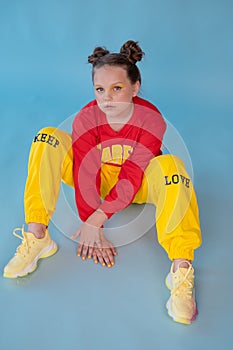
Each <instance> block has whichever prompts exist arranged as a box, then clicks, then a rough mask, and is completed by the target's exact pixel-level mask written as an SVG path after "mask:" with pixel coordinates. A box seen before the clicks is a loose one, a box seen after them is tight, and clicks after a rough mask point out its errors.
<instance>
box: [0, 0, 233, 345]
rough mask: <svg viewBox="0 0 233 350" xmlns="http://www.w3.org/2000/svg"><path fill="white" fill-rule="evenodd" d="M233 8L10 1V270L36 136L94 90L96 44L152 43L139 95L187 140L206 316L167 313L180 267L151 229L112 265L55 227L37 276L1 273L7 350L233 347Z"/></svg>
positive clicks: (1, 107)
mask: <svg viewBox="0 0 233 350" xmlns="http://www.w3.org/2000/svg"><path fill="white" fill-rule="evenodd" d="M232 10H233V3H232V1H230V0H222V1H217V0H205V1H200V0H195V1H191V0H190V1H189V0H161V1H159V0H151V1H149V0H145V1H138V0H134V1H132V0H128V1H122V0H118V1H117V2H110V1H106V0H105V1H101V0H100V1H91V0H90V1H88V2H83V1H80V0H76V1H75V0H56V1H55V0H46V1H45V0H41V1H33V0H31V1H29V0H18V1H17V0H11V1H9V0H0V62H1V64H0V118H1V119H0V120H1V137H0V150H1V157H0V164H1V172H0V186H1V192H0V196H1V201H0V206H1V207H0V208H1V210H0V213H1V214H0V215H1V240H0V268H1V271H2V270H3V268H4V265H5V264H6V263H7V261H8V260H9V258H10V257H11V256H12V253H13V252H14V250H15V248H16V247H17V245H18V243H19V242H18V241H17V239H15V238H13V236H12V235H11V232H12V229H13V228H14V227H18V226H21V225H22V223H23V221H24V213H23V191H24V183H25V179H26V173H27V158H28V153H29V148H30V143H31V140H32V137H33V136H34V135H35V134H36V132H37V131H38V130H39V129H40V128H41V127H43V126H47V125H54V126H58V125H60V124H61V123H62V122H63V121H64V120H65V119H66V118H68V117H69V116H71V115H73V114H74V113H75V112H77V111H78V110H79V109H80V108H81V107H82V106H83V105H84V104H86V103H87V102H88V101H89V100H91V99H92V98H93V91H92V84H91V67H90V66H89V65H88V64H87V63H86V62H87V56H88V55H89V54H90V53H91V52H92V50H93V48H94V47H95V46H97V45H104V46H106V47H107V48H108V49H109V50H111V51H118V50H119V49H120V46H121V45H122V44H123V43H124V42H125V41H126V40H128V39H133V40H138V41H139V43H140V44H141V46H142V48H143V50H144V52H145V53H146V56H145V58H144V60H143V62H142V63H140V64H139V68H140V69H141V72H142V77H143V82H142V89H141V96H142V97H144V98H146V99H149V100H151V101H153V103H154V104H156V105H157V106H158V108H159V109H160V110H161V111H162V113H163V115H164V116H165V117H166V118H167V119H168V120H169V121H170V122H171V124H172V125H174V126H175V127H176V129H177V130H178V132H179V133H180V135H181V136H182V138H183V140H184V142H185V144H186V146H187V148H188V151H189V154H190V157H191V160H192V166H193V170H194V184H195V187H196V191H197V196H198V200H199V205H200V218H201V224H202V231H203V245H202V247H201V248H200V249H199V250H198V251H197V252H196V260H195V270H196V294H197V300H198V306H199V317H198V319H197V321H196V322H195V323H194V324H193V325H192V326H184V325H181V324H177V323H174V322H172V321H171V320H170V318H169V317H168V316H167V313H166V310H165V306H164V305H165V303H166V300H167V299H168V297H169V293H168V291H167V289H166V288H165V286H164V283H163V281H164V278H165V276H166V274H167V272H168V270H169V268H170V262H169V261H168V259H167V257H166V256H165V253H164V251H163V250H162V248H161V247H160V246H159V245H158V244H157V243H156V237H155V229H154V228H151V229H149V230H148V232H147V234H146V235H143V237H141V238H140V239H138V240H136V241H135V242H134V243H132V244H129V245H126V246H123V247H120V248H119V249H118V253H119V257H118V258H117V264H116V265H115V267H114V268H112V269H110V270H108V269H103V268H101V267H100V266H95V265H94V264H93V262H92V261H87V262H85V263H84V262H82V261H81V259H78V258H77V257H76V256H75V250H76V245H75V244H74V243H73V242H72V241H70V240H69V239H67V237H65V236H64V235H63V234H62V233H61V232H60V231H59V230H58V229H57V228H56V227H55V226H54V225H51V228H50V231H51V235H52V237H53V238H54V239H55V240H56V241H57V242H58V244H59V246H60V250H59V252H58V253H57V254H56V255H55V256H54V257H53V258H51V259H47V260H46V261H42V262H41V263H40V264H39V268H38V270H37V271H36V272H35V273H34V274H32V275H30V276H28V277H26V278H21V279H18V280H7V279H3V277H0V348H1V349H7V350H11V349H15V348H16V347H17V349H19V350H20V349H32V348H33V349H41V348H43V349H46V350H47V349H50V348H54V349H67V350H69V349H79V348H85V347H86V348H88V349H96V350H97V349H102V348H108V349H109V350H115V349H127V350H128V349H130V350H131V349H132V350H137V349H142V348H143V349H152V348H156V349H169V348H172V349H186V348H187V349H190V350H191V349H196V348H200V349H203V348H205V349H211V350H213V349H219V348H224V349H230V348H231V346H232V344H231V340H232V334H231V333H232V312H233V307H232V294H233V284H232V277H231V276H232V262H233V259H232V243H233V239H232V223H231V222H232V208H233V201H232V195H233V186H232V170H233V162H232V150H233V149H232V127H233V122H232V113H233V101H232V100H233V99H232V92H233V67H232V62H233V47H232V34H233V22H232ZM132 210H137V209H136V208H135V209H134V208H132ZM132 210H131V209H130V210H129V211H126V212H125V213H122V219H124V218H125V217H127V215H130V214H131V211H132ZM151 215H153V213H151ZM64 220H65V218H64ZM135 230H137V227H135ZM71 233H73V232H71Z"/></svg>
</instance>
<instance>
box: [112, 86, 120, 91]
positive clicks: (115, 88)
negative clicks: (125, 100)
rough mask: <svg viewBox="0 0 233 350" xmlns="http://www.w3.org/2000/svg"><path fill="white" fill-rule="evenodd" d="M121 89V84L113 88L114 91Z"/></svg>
mask: <svg viewBox="0 0 233 350" xmlns="http://www.w3.org/2000/svg"><path fill="white" fill-rule="evenodd" d="M121 89H122V87H121V86H114V88H113V90H114V91H120V90H121Z"/></svg>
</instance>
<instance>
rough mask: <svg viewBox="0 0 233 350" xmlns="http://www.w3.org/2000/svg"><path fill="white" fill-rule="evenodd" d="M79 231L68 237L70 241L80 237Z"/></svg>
mask: <svg viewBox="0 0 233 350" xmlns="http://www.w3.org/2000/svg"><path fill="white" fill-rule="evenodd" d="M80 232H81V231H80V230H78V231H77V232H75V233H74V234H73V235H72V236H70V238H71V239H75V238H77V237H78V236H79V235H80Z"/></svg>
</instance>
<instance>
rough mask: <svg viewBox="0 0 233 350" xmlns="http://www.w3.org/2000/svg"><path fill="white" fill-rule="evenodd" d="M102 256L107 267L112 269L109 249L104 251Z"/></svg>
mask: <svg viewBox="0 0 233 350" xmlns="http://www.w3.org/2000/svg"><path fill="white" fill-rule="evenodd" d="M102 256H103V259H104V262H105V263H106V265H107V266H108V267H112V264H111V260H110V259H109V256H108V249H103V251H102Z"/></svg>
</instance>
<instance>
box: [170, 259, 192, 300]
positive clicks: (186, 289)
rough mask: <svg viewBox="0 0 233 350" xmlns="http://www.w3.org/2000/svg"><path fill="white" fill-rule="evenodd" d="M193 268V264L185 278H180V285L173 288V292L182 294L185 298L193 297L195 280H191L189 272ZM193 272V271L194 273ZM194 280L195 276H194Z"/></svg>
mask: <svg viewBox="0 0 233 350" xmlns="http://www.w3.org/2000/svg"><path fill="white" fill-rule="evenodd" d="M191 269H192V265H190V266H189V268H188V269H186V270H187V272H186V273H185V275H183V278H181V279H180V281H179V283H178V285H177V286H176V287H175V288H174V289H172V294H174V295H178V296H182V297H183V298H189V299H190V298H191V297H192V291H193V282H192V281H190V280H189V278H188V277H189V273H190V271H191ZM192 274H193V273H192ZM192 280H193V278H192Z"/></svg>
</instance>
